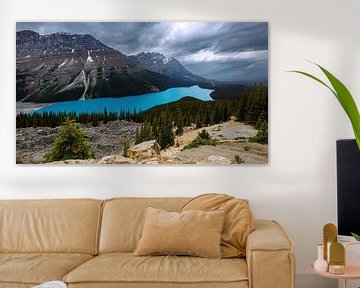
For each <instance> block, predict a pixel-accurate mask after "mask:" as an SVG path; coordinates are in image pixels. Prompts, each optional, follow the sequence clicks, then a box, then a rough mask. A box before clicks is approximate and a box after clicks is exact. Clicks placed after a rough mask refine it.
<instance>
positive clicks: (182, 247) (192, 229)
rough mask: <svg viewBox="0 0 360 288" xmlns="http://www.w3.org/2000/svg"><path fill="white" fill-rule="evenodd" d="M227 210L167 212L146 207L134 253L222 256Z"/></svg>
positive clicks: (141, 254)
mask: <svg viewBox="0 0 360 288" xmlns="http://www.w3.org/2000/svg"><path fill="white" fill-rule="evenodd" d="M224 216H225V212H224V211H201V210H190V211H185V212H168V211H164V210H161V209H156V208H152V207H147V208H146V215H145V223H144V229H143V231H142V235H141V239H140V241H139V243H138V245H137V247H136V250H135V252H134V255H137V256H144V255H192V256H200V257H207V258H221V249H220V242H221V232H222V228H223V223H224Z"/></svg>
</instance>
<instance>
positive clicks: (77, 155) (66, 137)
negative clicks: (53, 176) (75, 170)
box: [44, 118, 93, 162]
mask: <svg viewBox="0 0 360 288" xmlns="http://www.w3.org/2000/svg"><path fill="white" fill-rule="evenodd" d="M92 156H93V151H92V148H91V145H90V144H89V143H88V137H87V135H86V134H85V133H84V131H83V130H82V129H81V128H80V125H79V124H78V123H76V122H75V120H72V119H70V118H67V119H66V120H65V122H64V123H63V125H62V126H61V127H60V134H59V136H58V137H57V138H56V139H55V141H54V144H53V147H52V149H51V150H50V152H49V153H47V154H46V155H45V156H44V160H45V161H46V162H53V161H61V160H68V159H89V158H91V157H92Z"/></svg>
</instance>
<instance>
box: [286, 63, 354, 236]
mask: <svg viewBox="0 0 360 288" xmlns="http://www.w3.org/2000/svg"><path fill="white" fill-rule="evenodd" d="M314 64H315V63H314ZM315 65H316V66H318V67H319V68H320V70H321V71H322V72H323V73H324V74H325V76H326V78H327V79H328V80H329V82H330V85H328V84H326V83H325V82H324V81H322V80H320V79H319V78H317V77H315V76H313V75H311V74H309V73H307V72H303V71H298V70H292V71H290V72H294V73H299V74H302V75H305V76H307V77H309V78H311V79H313V80H315V81H317V82H319V83H321V84H322V85H324V86H325V87H327V88H328V89H329V90H330V91H331V92H332V94H334V95H335V97H336V99H337V100H338V101H339V103H340V105H341V106H342V107H343V109H344V111H345V113H346V114H347V116H348V117H349V120H350V122H351V125H352V128H353V130H354V135H355V139H356V143H357V146H358V148H359V151H360V114H359V110H358V108H357V106H356V103H355V101H354V98H353V97H352V95H351V93H350V91H349V90H348V89H347V88H346V86H345V85H344V84H343V83H342V82H341V81H340V80H338V79H337V78H336V77H335V76H334V75H333V74H331V73H330V72H329V71H328V70H326V69H325V68H323V67H322V66H320V65H318V64H315ZM351 234H352V236H353V237H354V238H355V239H356V240H357V241H360V235H358V234H355V233H351Z"/></svg>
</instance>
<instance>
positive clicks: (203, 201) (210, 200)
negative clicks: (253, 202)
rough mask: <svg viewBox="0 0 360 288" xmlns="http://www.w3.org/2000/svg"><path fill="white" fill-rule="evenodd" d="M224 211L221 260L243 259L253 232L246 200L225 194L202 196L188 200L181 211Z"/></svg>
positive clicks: (251, 216)
mask: <svg viewBox="0 0 360 288" xmlns="http://www.w3.org/2000/svg"><path fill="white" fill-rule="evenodd" d="M188 210H205V211H219V210H221V211H225V213H226V216H225V220H224V229H223V232H222V236H221V248H222V251H223V253H222V258H232V257H245V256H246V242H247V237H248V235H249V234H250V233H251V232H252V231H253V230H254V216H253V214H252V213H251V210H250V207H249V203H248V201H247V200H241V199H236V198H234V197H232V196H229V195H225V194H204V195H200V196H198V197H196V198H194V199H192V200H190V201H189V202H188V203H187V204H185V205H184V207H183V208H182V209H181V211H182V212H184V211H188Z"/></svg>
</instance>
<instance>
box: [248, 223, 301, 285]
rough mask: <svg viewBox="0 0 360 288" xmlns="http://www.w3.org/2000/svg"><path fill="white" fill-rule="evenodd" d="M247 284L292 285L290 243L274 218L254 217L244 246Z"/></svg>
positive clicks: (293, 266)
mask: <svg viewBox="0 0 360 288" xmlns="http://www.w3.org/2000/svg"><path fill="white" fill-rule="evenodd" d="M246 261H247V264H248V270H249V271H248V273H249V286H250V288H269V287H276V288H294V287H295V276H294V274H295V259H294V254H293V245H292V242H291V240H290V239H289V237H288V236H287V234H286V232H285V231H284V229H283V228H282V227H281V226H280V225H279V224H278V223H276V222H275V221H270V220H256V221H255V230H254V231H253V232H252V233H250V234H249V237H248V240H247V246H246Z"/></svg>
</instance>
